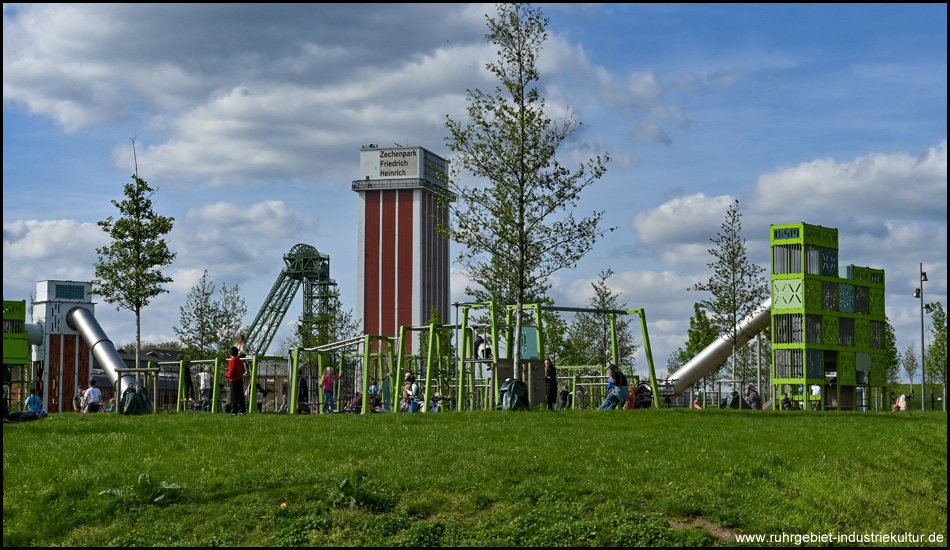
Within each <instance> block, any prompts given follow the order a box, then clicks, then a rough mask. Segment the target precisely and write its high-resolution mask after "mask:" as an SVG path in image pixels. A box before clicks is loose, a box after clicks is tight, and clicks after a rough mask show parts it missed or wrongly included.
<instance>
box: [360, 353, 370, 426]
mask: <svg viewBox="0 0 950 550" xmlns="http://www.w3.org/2000/svg"><path fill="white" fill-rule="evenodd" d="M372 343H373V337H372V336H370V335H369V334H367V335H366V337H365V338H363V391H362V392H360V395H361V396H362V399H361V402H362V406H361V408H360V414H369V399H368V395H369V374H370V364H369V359H370V348H371V347H372Z"/></svg>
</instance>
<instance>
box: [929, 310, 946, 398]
mask: <svg viewBox="0 0 950 550" xmlns="http://www.w3.org/2000/svg"><path fill="white" fill-rule="evenodd" d="M930 307H931V309H933V313H932V314H931V316H930V323H931V324H930V343H929V344H928V345H927V359H926V361H927V364H926V365H925V366H924V370H925V371H926V372H927V376H928V377H929V378H930V381H931V383H933V382H937V383H939V384H940V386H941V390H942V393H943V400H942V401H943V410H944V412H946V410H947V313H946V312H945V311H944V310H943V305H942V304H941V303H940V302H933V303H932V304H930Z"/></svg>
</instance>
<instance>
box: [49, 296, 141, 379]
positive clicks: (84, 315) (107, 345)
mask: <svg viewBox="0 0 950 550" xmlns="http://www.w3.org/2000/svg"><path fill="white" fill-rule="evenodd" d="M66 325H68V326H69V328H71V329H73V330H75V331H76V332H78V333H79V334H80V335H81V336H82V337H83V339H84V340H85V341H86V344H88V345H89V347H90V348H91V349H92V355H93V357H95V358H96V361H98V362H99V364H100V365H102V368H103V370H105V371H106V376H108V377H109V381H110V382H112V384H115V383H116V382H119V381H120V380H119V378H120V377H119V369H124V368H127V367H126V364H125V361H123V360H122V358H121V357H119V352H117V351H116V350H115V345H114V344H113V343H112V340H109V338H108V337H107V336H106V333H105V332H104V331H103V330H102V327H101V326H99V321H96V318H95V317H93V315H92V312H91V311H89V310H88V309H85V308H82V307H78V306H77V307H74V308H72V309H71V310H69V312H68V313H66ZM134 385H135V377H134V376H132V375H130V374H126V375H125V376H122V377H121V383H120V384H119V395H122V394H123V393H125V390H126V388H128V387H129V386H134Z"/></svg>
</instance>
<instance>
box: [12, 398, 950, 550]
mask: <svg viewBox="0 0 950 550" xmlns="http://www.w3.org/2000/svg"><path fill="white" fill-rule="evenodd" d="M141 474H148V476H149V478H150V480H151V481H152V482H153V483H154V486H151V487H150V486H147V485H146V484H141V485H140V484H139V476H140V475H141ZM161 482H167V483H170V484H175V485H177V486H179V487H180V489H162V488H160V487H159V486H158V484H159V483H161ZM109 489H118V490H121V491H122V494H121V495H118V494H100V493H101V492H103V491H107V490H109ZM113 493H117V491H114V492H113ZM783 532H784V533H788V534H799V535H802V534H807V533H835V534H837V533H841V534H850V533H858V534H874V533H878V534H880V533H893V534H898V535H902V534H905V533H910V534H913V535H923V536H924V537H925V539H924V544H929V542H928V541H927V540H926V537H927V536H929V535H932V534H935V535H940V536H942V537H943V539H942V540H943V542H942V543H939V544H938V543H936V542H934V544H935V545H939V546H945V545H946V536H947V417H946V415H943V414H937V413H927V414H924V413H904V414H896V413H833V412H829V413H797V412H796V413H787V412H786V413H782V412H772V411H765V412H762V411H733V410H704V411H692V410H669V409H664V410H645V411H596V410H586V411H558V412H480V413H478V412H475V413H440V414H428V415H421V414H416V415H407V414H377V415H369V416H357V415H347V414H338V415H321V416H308V415H305V416H288V415H249V416H244V417H232V416H230V415H208V414H204V413H187V414H160V415H155V416H140V417H123V416H119V415H116V414H98V415H78V414H60V415H54V416H52V417H50V418H47V419H43V420H40V421H35V422H28V423H23V424H5V425H4V427H3V544H4V546H63V545H66V546H294V545H314V546H329V545H334V546H440V545H443V546H529V545H537V546H557V545H571V546H637V545H696V546H710V545H732V544H737V542H736V535H737V534H739V535H742V534H764V535H766V536H768V535H770V534H771V535H781V534H782V533H783ZM748 544H749V545H750V546H760V545H763V543H748ZM789 544H790V543H788V542H785V543H784V544H781V545H789ZM819 544H820V543H819ZM764 545H769V542H768V540H766V541H765V542H764ZM871 545H878V544H877V543H873V542H872V543H871ZM894 545H902V544H894ZM911 545H915V544H913V543H912V544H911Z"/></svg>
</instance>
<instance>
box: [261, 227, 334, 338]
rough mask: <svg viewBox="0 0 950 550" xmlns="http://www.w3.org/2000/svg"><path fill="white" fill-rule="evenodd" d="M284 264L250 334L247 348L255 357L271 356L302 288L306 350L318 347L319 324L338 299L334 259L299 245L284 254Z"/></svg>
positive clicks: (308, 246)
mask: <svg viewBox="0 0 950 550" xmlns="http://www.w3.org/2000/svg"><path fill="white" fill-rule="evenodd" d="M284 263H285V264H286V266H285V267H284V269H283V271H281V272H280V274H279V275H278V276H277V281H276V282H274V286H273V287H272V288H271V291H270V294H268V295H267V298H266V299H265V300H264V305H263V306H261V310H260V311H259V312H258V313H257V317H255V318H254V322H253V323H251V326H250V328H249V329H248V331H247V337H246V342H245V347H246V349H247V350H248V351H250V352H251V353H256V354H263V353H266V352H267V348H269V347H270V345H271V342H272V341H273V340H274V336H275V335H276V334H277V329H278V328H279V327H280V324H281V323H282V322H283V320H284V317H285V316H286V315H287V311H288V310H289V309H290V303H291V302H292V301H293V299H294V296H296V294H297V289H299V288H300V286H301V285H303V293H304V301H303V314H302V315H301V316H300V322H301V327H300V333H301V334H302V335H303V342H302V343H303V344H304V346H305V347H311V346H313V345H315V343H316V340H315V338H316V335H315V334H314V331H315V328H316V326H317V323H318V321H319V319H320V318H321V316H325V315H328V314H329V311H330V300H331V299H332V298H334V297H335V296H336V294H335V292H334V290H333V287H335V286H336V281H334V280H333V279H331V278H330V256H328V255H326V254H320V253H319V252H318V251H317V249H316V248H314V247H312V246H310V245H308V244H297V245H294V247H293V248H291V249H290V252H288V253H287V254H284Z"/></svg>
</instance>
